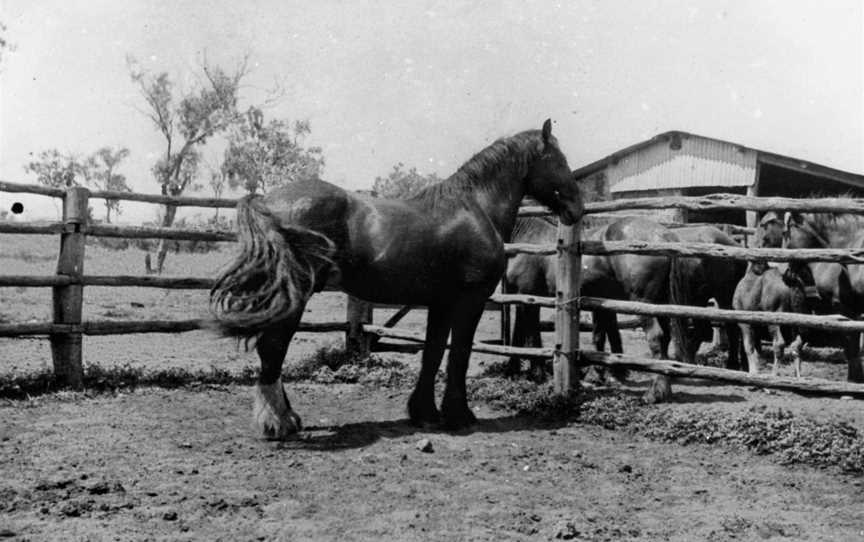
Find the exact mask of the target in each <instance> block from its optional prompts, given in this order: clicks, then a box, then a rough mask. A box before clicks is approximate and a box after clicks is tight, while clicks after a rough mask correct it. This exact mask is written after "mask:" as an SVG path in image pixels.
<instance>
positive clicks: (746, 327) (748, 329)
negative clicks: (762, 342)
mask: <svg viewBox="0 0 864 542" xmlns="http://www.w3.org/2000/svg"><path fill="white" fill-rule="evenodd" d="M738 327H739V328H740V329H741V343H742V346H743V348H744V355H745V356H746V357H747V371H748V372H749V373H750V374H753V375H755V374H759V344H758V343H757V339H756V333H755V329H754V328H753V326H752V325H750V324H738Z"/></svg>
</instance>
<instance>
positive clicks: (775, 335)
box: [769, 326, 800, 376]
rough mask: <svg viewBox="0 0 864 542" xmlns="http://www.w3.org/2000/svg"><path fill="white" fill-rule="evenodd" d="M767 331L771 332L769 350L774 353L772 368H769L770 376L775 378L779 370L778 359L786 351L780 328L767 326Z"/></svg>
mask: <svg viewBox="0 0 864 542" xmlns="http://www.w3.org/2000/svg"><path fill="white" fill-rule="evenodd" d="M769 329H770V330H771V350H772V351H773V352H774V366H773V367H772V368H771V374H772V375H773V376H777V373H778V371H779V369H780V358H782V357H783V351H784V350H785V349H786V340H785V339H783V332H782V331H781V330H780V326H769ZM799 357H800V356H799ZM798 370H800V368H798Z"/></svg>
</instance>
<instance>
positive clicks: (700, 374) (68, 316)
mask: <svg viewBox="0 0 864 542" xmlns="http://www.w3.org/2000/svg"><path fill="white" fill-rule="evenodd" d="M0 191H6V192H27V193H35V194H42V195H48V196H53V197H60V198H62V199H63V220H62V222H61V223H59V224H48V225H42V224H19V223H0V233H25V234H59V235H60V239H61V243H60V253H59V256H58V264H57V273H56V274H55V275H50V276H23V277H22V276H9V275H6V276H0V287H3V286H26V287H33V286H50V287H52V289H53V294H54V296H53V305H54V311H53V315H54V318H53V322H44V323H20V324H0V337H14V336H22V335H46V334H47V335H48V336H49V337H50V340H51V351H52V356H53V361H54V368H55V373H56V375H57V378H58V380H59V381H60V382H62V383H64V384H66V385H68V386H71V387H80V385H81V380H82V361H83V360H82V349H81V343H82V336H83V335H104V334H121V333H147V332H159V333H166V332H181V331H189V330H193V329H201V328H202V327H203V325H204V322H203V321H201V320H198V319H190V320H179V321H176V320H175V321H171V320H148V321H90V322H87V321H82V317H81V315H82V308H83V288H84V286H89V285H102V286H146V287H157V288H196V289H197V288H209V287H210V285H211V284H212V279H209V278H202V277H179V278H174V277H153V276H149V275H148V276H88V275H85V274H84V247H85V239H86V236H87V235H94V236H104V237H128V238H167V239H192V240H206V241H231V240H234V239H235V238H236V236H235V235H234V234H233V233H229V232H218V231H212V232H202V231H190V230H181V229H174V228H147V227H129V226H116V225H97V224H93V225H91V224H88V223H87V213H86V210H87V204H88V201H89V199H90V198H96V197H99V198H110V199H118V200H129V201H143V202H150V203H158V204H165V205H176V206H201V207H211V208H212V207H222V208H231V207H234V206H235V205H236V201H235V200H228V199H209V198H174V197H169V196H156V195H147V194H128V193H119V192H107V191H102V192H89V191H88V190H87V189H84V188H78V187H73V188H68V189H65V190H63V189H53V188H46V187H38V186H29V185H20V184H12V183H5V182H0ZM668 207H675V208H681V209H693V210H700V211H705V210H725V209H744V210H757V211H767V210H773V211H785V210H801V211H815V212H857V213H864V200H855V199H851V200H850V199H845V198H832V199H816V200H798V199H789V198H754V197H750V196H739V195H732V194H714V195H709V196H703V197H695V198H694V197H689V198H688V197H679V198H642V199H631V200H615V201H611V202H598V203H591V204H588V205H587V206H586V212H587V213H588V214H597V213H606V212H618V211H622V210H630V209H659V208H668ZM545 214H548V211H546V210H545V209H541V208H536V207H533V208H531V207H528V208H526V207H523V208H522V209H521V210H520V215H522V216H540V215H545ZM580 226H581V225H580V224H576V225H574V226H572V227H565V226H559V234H558V242H557V244H556V245H555V246H537V245H519V244H511V245H508V246H507V247H506V250H507V252H508V254H518V253H527V254H544V255H545V254H557V256H558V259H557V261H558V263H557V266H558V269H557V270H558V277H559V280H558V287H557V291H556V295H555V297H554V298H543V297H536V296H530V295H504V294H497V295H494V296H492V298H490V303H495V304H502V305H503V306H507V305H510V304H527V305H539V306H542V307H551V308H554V309H555V344H554V347H552V348H515V347H512V346H509V345H507V344H506V341H504V344H500V345H499V344H483V343H476V344H475V347H474V349H475V351H478V352H487V353H492V354H500V355H518V356H520V357H533V358H552V359H553V366H554V382H555V387H556V389H557V390H558V391H561V392H564V391H568V390H571V389H574V387H575V385H576V380H577V372H576V371H577V369H578V368H579V366H580V364H600V365H607V366H625V367H629V368H632V369H638V370H642V371H648V372H656V373H662V374H669V375H673V376H675V375H679V376H680V375H688V376H692V377H697V378H706V379H711V380H720V381H725V382H732V383H738V384H744V385H758V386H762V387H774V388H779V389H787V390H793V391H802V392H810V393H816V392H818V393H823V394H834V395H837V394H842V395H851V396H855V397H864V386H862V385H860V384H847V383H842V382H831V381H817V380H815V379H807V380H804V381H794V380H791V379H778V378H774V377H770V376H762V375H760V376H758V377H754V376H752V375H748V374H745V373H741V372H736V371H729V370H725V369H715V368H708V367H699V366H695V365H686V364H681V363H677V362H673V361H666V360H645V359H640V358H636V357H632V356H615V355H612V354H605V353H602V352H580V351H579V331H580V321H579V320H580V319H579V311H580V308H587V309H592V310H593V309H597V308H601V309H605V310H613V311H616V312H621V313H625V314H635V315H646V314H653V315H665V316H673V315H674V316H685V317H692V318H704V319H710V320H713V321H715V322H717V321H720V322H723V321H727V322H728V321H744V322H750V323H757V324H770V323H774V324H781V325H799V326H804V327H814V328H820V329H827V330H835V331H845V332H849V331H864V322H861V321H855V320H849V319H847V318H844V317H842V316H839V315H832V316H814V315H802V314H789V313H785V314H778V313H773V312H743V311H728V310H725V311H724V310H719V309H710V308H702V307H689V306H676V305H652V304H647V303H636V302H629V301H619V300H609V299H596V298H590V297H580V296H579V293H580V270H581V263H580V255H581V254H619V253H637V254H658V255H665V256H672V257H675V256H684V257H694V256H710V257H717V258H726V259H745V260H755V259H768V260H774V261H790V260H792V259H796V260H804V261H834V262H841V263H862V261H864V253H861V251H854V250H836V249H818V250H817V249H813V250H798V251H794V253H793V252H791V251H784V250H782V249H753V248H739V247H726V246H722V245H709V244H700V243H655V244H648V243H638V242H618V243H601V242H588V241H582V242H580V241H579V236H580V230H581V227H580ZM742 233H749V232H742ZM409 309H410V308H409V307H402V308H401V309H399V310H398V311H397V313H396V314H394V315H393V316H392V317H391V318H390V319H389V320H388V321H387V322H386V323H385V324H384V325H383V326H381V325H374V324H373V323H372V310H373V306H372V305H370V304H368V303H365V302H362V301H360V300H356V299H349V302H348V306H347V318H346V321H345V322H324V323H301V325H300V328H299V331H311V332H333V331H341V332H345V334H346V344H347V345H348V346H349V347H351V348H355V349H358V350H360V351H369V350H373V351H374V350H379V349H383V348H384V347H385V345H383V344H378V339H380V338H383V337H387V338H394V339H398V340H403V341H409V342H413V343H418V344H422V340H423V337H422V335H420V334H416V333H413V332H410V331H406V330H401V329H398V328H396V327H393V326H394V325H395V324H396V323H397V322H398V320H399V319H400V318H401V317H402V316H404V314H405V313H406V312H407V311H408V310H409ZM508 327H509V324H508ZM391 345H392V348H393V349H394V350H400V349H404V350H411V349H413V347H412V348H407V347H409V346H411V345H404V344H403V345H396V344H392V343H391ZM391 345H387V347H388V348H389V347H390V346H391Z"/></svg>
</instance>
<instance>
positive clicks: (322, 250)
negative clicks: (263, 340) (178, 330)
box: [210, 195, 334, 339]
mask: <svg viewBox="0 0 864 542" xmlns="http://www.w3.org/2000/svg"><path fill="white" fill-rule="evenodd" d="M237 240H238V241H239V243H240V253H239V255H238V256H237V258H236V259H235V260H234V261H233V262H232V263H231V264H230V265H229V266H228V268H227V269H226V270H225V271H223V272H222V273H221V275H220V276H219V277H218V278H217V279H216V283H215V284H214V285H213V288H211V290H210V309H211V311H212V313H213V315H214V324H215V327H216V328H217V329H218V330H219V331H220V332H221V333H222V334H224V335H228V336H234V337H244V338H246V339H251V338H254V337H256V336H258V335H259V334H260V333H261V332H263V331H265V329H266V328H269V327H272V326H274V325H278V324H280V323H283V322H285V321H287V320H289V319H291V318H296V317H297V315H298V313H299V312H300V311H302V310H303V307H304V306H305V304H306V301H307V300H308V299H309V297H310V296H311V295H312V292H313V291H314V289H315V286H316V282H318V279H319V278H320V276H319V275H320V273H322V272H326V271H327V270H328V269H329V267H330V265H331V264H332V255H333V252H334V244H333V242H332V241H331V240H330V239H329V238H327V237H326V236H324V235H322V234H320V233H318V232H315V231H312V230H310V229H308V228H304V227H300V226H294V225H285V224H282V223H280V222H279V220H278V219H277V218H276V217H274V216H273V214H272V213H271V212H270V210H269V209H267V207H266V206H265V205H264V203H263V202H262V201H261V197H260V196H254V195H253V196H246V197H244V198H242V199H241V200H240V201H239V202H238V204H237Z"/></svg>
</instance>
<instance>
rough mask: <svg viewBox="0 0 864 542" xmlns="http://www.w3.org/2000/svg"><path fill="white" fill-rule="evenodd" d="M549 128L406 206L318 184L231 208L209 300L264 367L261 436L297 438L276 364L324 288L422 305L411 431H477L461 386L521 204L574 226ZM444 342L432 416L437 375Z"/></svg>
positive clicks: (492, 151)
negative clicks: (224, 253)
mask: <svg viewBox="0 0 864 542" xmlns="http://www.w3.org/2000/svg"><path fill="white" fill-rule="evenodd" d="M551 131H552V130H551V122H550V121H548V120H547V121H546V122H545V123H544V124H543V128H542V130H530V131H526V132H522V133H519V134H517V135H515V136H512V137H509V138H504V139H499V140H498V141H496V142H494V143H492V144H491V145H490V146H488V147H487V148H486V149H484V150H482V151H481V152H479V153H478V154H476V155H475V156H474V157H473V158H471V159H470V160H468V161H467V162H466V163H465V164H463V165H462V166H461V167H460V168H459V170H458V171H457V172H456V173H454V174H453V175H452V176H451V177H449V178H448V179H446V180H444V181H442V182H441V183H438V184H436V185H433V186H431V187H428V188H427V189H425V190H423V191H422V192H420V193H419V194H418V195H416V196H415V197H413V198H411V199H408V200H402V201H398V200H384V199H376V198H371V197H366V196H361V195H358V194H353V193H350V192H347V191H345V190H343V189H341V188H339V187H337V186H334V185H332V184H329V183H326V182H324V181H321V180H309V181H300V182H295V183H291V184H290V185H288V186H286V187H284V188H280V189H278V190H274V191H272V192H270V193H269V194H267V195H266V196H263V197H262V196H249V197H246V198H244V199H242V200H241V201H240V202H239V203H238V206H237V227H238V238H239V241H240V254H239V256H238V257H237V259H236V260H235V261H234V262H233V264H231V265H230V266H229V267H228V268H227V270H226V271H225V272H223V273H222V274H221V276H220V277H219V278H218V279H217V281H216V283H215V285H214V286H213V289H212V291H211V308H212V310H213V312H214V321H215V324H216V325H217V327H218V328H219V329H220V330H221V332H222V333H223V334H226V335H230V336H237V337H244V338H247V339H250V338H251V339H253V340H254V341H255V348H256V349H257V351H258V355H259V357H260V358H261V373H260V376H259V380H258V385H257V387H256V396H255V409H254V415H255V420H256V422H257V424H258V425H259V426H260V428H261V430H262V431H263V434H264V436H266V437H268V438H273V439H283V438H286V437H288V436H289V435H291V434H292V433H295V432H297V431H298V430H299V428H300V419H299V417H298V416H297V415H296V414H295V413H294V411H293V410H292V409H291V406H290V404H289V402H288V398H287V396H286V394H285V391H284V388H283V386H282V380H281V372H282V363H283V360H284V359H285V354H286V352H287V349H288V345H289V343H290V342H291V338H292V337H293V335H294V332H295V331H296V330H297V326H298V324H299V323H300V319H301V317H302V315H303V310H304V307H305V305H306V302H307V301H308V300H309V297H310V296H311V295H312V293H313V292H316V291H319V290H321V289H322V288H323V286H324V285H325V283H327V282H328V281H329V282H330V283H331V284H333V283H336V284H338V286H339V287H340V288H341V289H342V290H343V291H345V292H347V293H349V294H351V295H354V296H356V297H359V298H361V299H364V300H366V301H370V302H378V303H394V304H396V303H398V304H401V305H424V306H427V307H428V320H427V325H426V344H425V348H424V350H423V357H422V367H421V369H420V376H419V378H418V380H417V384H416V387H415V389H414V391H413V393H412V394H411V397H410V399H409V401H408V414H409V416H410V418H411V421H412V422H413V423H415V424H420V425H425V424H439V423H442V424H443V426H444V427H446V428H448V429H459V428H465V427H467V426H470V425H471V424H473V423H474V422H475V421H476V418H475V416H474V414H473V413H472V412H471V409H470V408H469V406H468V401H467V396H466V389H465V376H466V372H467V370H468V360H469V356H470V354H471V344H472V342H473V338H474V332H475V330H476V328H477V324H478V322H479V320H480V317H481V316H482V314H483V309H484V306H485V303H486V299H487V298H488V297H489V295H490V294H491V293H492V292H493V291H494V289H495V286H496V285H497V283H498V281H499V280H500V278H501V275H502V274H503V273H504V269H505V267H506V261H507V259H506V256H505V253H504V246H503V244H504V243H505V242H508V241H509V240H510V234H511V231H512V229H513V225H514V223H515V222H516V214H517V211H518V208H519V204H520V202H521V201H522V198H523V196H526V195H527V196H532V197H533V198H535V199H536V200H537V201H539V202H540V203H542V204H543V205H545V206H547V207H549V208H550V209H551V210H552V211H553V212H554V213H556V214H557V215H558V217H559V218H560V220H561V221H562V222H563V223H564V224H573V223H574V222H575V221H577V220H579V218H580V217H581V216H582V212H583V206H582V198H581V193H580V190H579V187H578V185H577V183H576V181H575V180H574V178H573V174H572V172H571V170H570V168H569V166H568V165H567V159H566V158H565V157H564V154H563V153H562V152H561V149H560V147H559V145H558V142H557V140H556V139H555V137H554V136H553V135H552V133H551ZM448 336H450V337H451V339H450V342H451V345H450V353H449V357H448V360H447V383H446V388H445V391H444V396H443V399H442V402H441V410H440V413H439V410H438V408H437V407H436V405H435V395H434V394H435V388H434V385H435V376H436V374H437V372H438V368H439V366H440V364H441V359H442V356H443V354H444V350H445V347H446V344H447V338H448Z"/></svg>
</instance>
